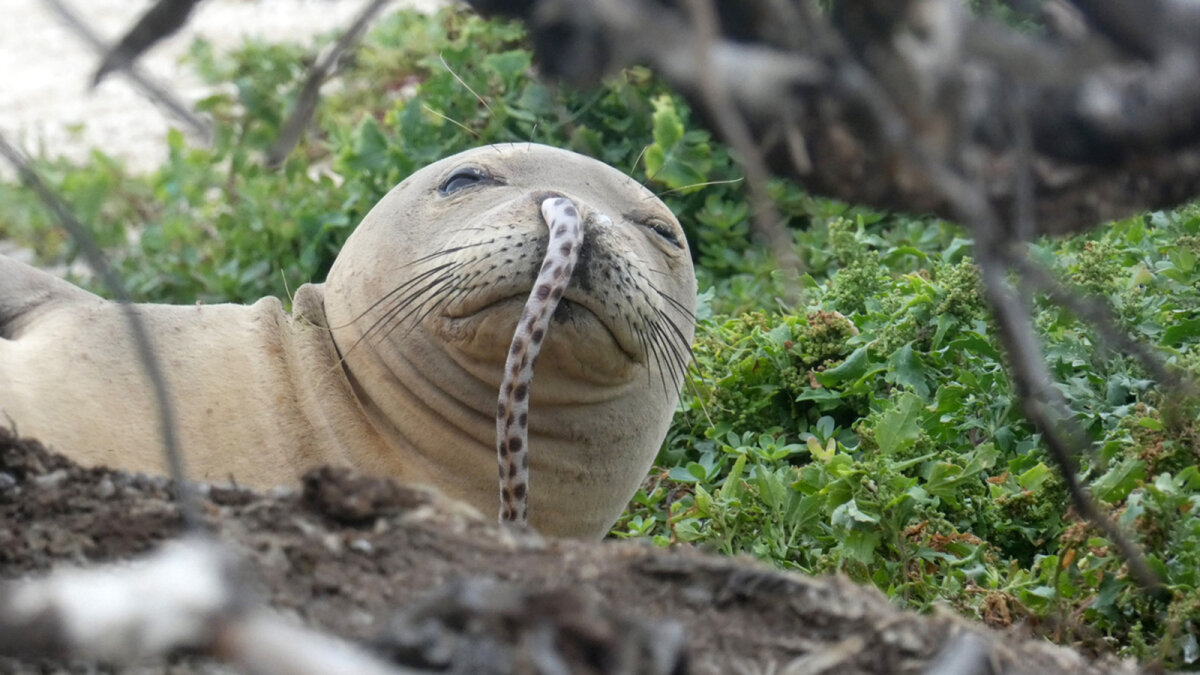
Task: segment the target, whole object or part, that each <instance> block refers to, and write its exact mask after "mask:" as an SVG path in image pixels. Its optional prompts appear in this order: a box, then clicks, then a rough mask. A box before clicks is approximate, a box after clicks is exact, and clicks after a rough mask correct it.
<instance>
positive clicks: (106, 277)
mask: <svg viewBox="0 0 1200 675" xmlns="http://www.w3.org/2000/svg"><path fill="white" fill-rule="evenodd" d="M0 155H3V156H4V158H5V159H7V160H8V162H9V163H10V164H12V166H13V168H15V169H16V170H17V174H18V175H19V176H20V178H21V181H22V182H24V183H25V184H26V185H27V186H29V188H30V189H31V190H33V192H34V194H36V195H37V196H38V199H40V200H41V201H42V203H43V204H45V205H46V208H48V209H49V210H50V212H51V213H52V214H53V215H54V218H55V219H56V220H57V221H58V223H59V226H60V227H62V228H63V229H64V230H66V231H67V233H68V234H69V235H70V236H71V238H72V239H73V240H75V243H76V244H77V245H78V246H79V250H80V252H81V253H83V257H84V259H85V260H87V263H88V266H90V267H91V268H92V271H94V272H95V273H96V276H97V277H99V278H100V280H101V281H102V282H103V283H104V285H105V287H106V288H108V291H109V292H110V293H112V296H113V298H114V299H115V300H116V301H117V302H119V303H120V304H121V313H122V314H123V315H124V316H125V321H126V323H127V324H128V326H129V333H130V335H131V336H132V337H133V340H134V343H135V344H136V345H137V358H138V360H139V361H141V364H142V369H143V370H145V371H146V378H147V379H148V380H150V385H151V388H152V390H153V391H154V396H155V402H156V403H157V405H158V417H159V433H160V434H161V435H162V442H163V453H164V454H165V456H166V459H167V468H168V470H169V472H170V475H171V479H172V480H173V482H174V489H175V495H176V498H177V499H178V500H179V508H180V512H181V513H182V515H183V520H184V522H185V524H186V525H187V527H188V528H189V529H191V530H201V529H204V523H203V521H202V520H201V519H200V513H199V509H198V508H197V506H196V499H195V495H194V494H193V491H192V487H191V484H190V483H188V481H187V471H186V470H185V466H184V461H183V451H182V450H181V449H180V446H179V438H178V437H177V436H176V428H175V407H174V405H173V403H172V401H173V399H172V397H171V390H170V387H169V386H168V385H167V381H166V379H165V378H164V377H163V372H162V368H161V364H160V363H159V360H158V358H157V356H155V352H154V344H153V343H152V342H151V340H150V334H149V333H148V332H146V326H145V325H144V323H143V322H142V319H141V317H140V316H139V315H138V313H137V310H136V309H135V308H134V306H133V304H131V299H130V297H129V292H128V291H127V290H126V289H125V284H123V283H122V282H121V279H120V277H119V276H118V275H117V273H116V271H114V270H113V269H112V267H111V266H109V264H108V260H107V259H106V258H105V256H104V253H103V252H102V251H101V250H100V246H99V245H98V244H97V243H96V240H95V238H93V237H92V235H91V233H90V232H89V231H88V230H87V228H86V227H84V226H83V224H82V223H80V222H79V220H78V219H76V218H75V216H74V214H72V213H71V210H70V209H69V208H68V207H67V205H66V203H65V202H63V200H62V199H61V198H60V197H59V196H58V195H57V194H55V193H54V192H53V191H52V190H51V189H50V188H49V187H47V186H46V184H45V183H43V182H42V179H41V178H40V177H38V175H37V173H36V172H35V171H34V170H33V169H32V168H31V167H30V166H29V162H28V161H27V160H26V159H25V158H24V157H23V156H22V154H21V153H20V152H18V151H17V149H16V148H14V147H13V146H11V145H9V144H8V141H7V140H5V138H4V137H3V135H0Z"/></svg>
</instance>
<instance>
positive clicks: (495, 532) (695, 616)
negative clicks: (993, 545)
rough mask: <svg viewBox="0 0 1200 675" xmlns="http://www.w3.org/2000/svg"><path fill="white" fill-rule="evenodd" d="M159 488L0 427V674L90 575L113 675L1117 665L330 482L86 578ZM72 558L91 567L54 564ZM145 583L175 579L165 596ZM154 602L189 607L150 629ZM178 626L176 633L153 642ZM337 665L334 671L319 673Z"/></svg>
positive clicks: (699, 562) (786, 577)
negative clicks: (126, 592) (124, 586)
mask: <svg viewBox="0 0 1200 675" xmlns="http://www.w3.org/2000/svg"><path fill="white" fill-rule="evenodd" d="M173 493H174V492H173V490H172V489H171V486H170V484H169V481H167V480H166V479H162V478H147V477H143V476H131V475H128V474H123V473H120V472H113V471H109V470H106V469H99V468H96V469H84V468H81V467H79V466H77V465H74V464H72V463H71V462H70V461H69V460H67V459H65V458H62V457H60V456H57V455H52V454H50V453H47V452H46V451H45V450H44V449H42V448H41V447H40V446H39V445H38V444H36V443H33V442H29V441H20V440H17V439H16V437H14V436H13V435H11V434H10V433H9V432H7V431H0V522H2V523H4V526H3V527H0V578H3V579H9V580H12V579H16V578H20V579H21V581H19V582H12V581H10V582H9V583H7V584H4V585H2V586H0V653H4V654H9V655H13V654H23V658H22V659H15V658H0V671H2V672H65V671H66V670H67V669H68V668H69V667H70V665H69V663H68V662H63V661H57V660H47V659H46V658H38V656H41V657H46V656H49V655H58V656H59V657H61V655H62V654H64V653H69V652H67V651H65V650H67V649H71V648H73V651H74V653H76V654H79V655H80V656H96V655H97V651H96V650H94V649H93V650H91V651H87V650H84V649H79V648H78V644H79V643H78V642H72V640H71V639H70V635H71V633H69V628H68V626H69V622H66V621H64V620H63V619H64V617H65V613H64V612H62V611H58V610H54V611H51V610H46V611H40V612H37V611H35V612H33V613H32V614H30V613H29V612H28V608H29V607H30V606H31V601H30V600H29V597H30V596H31V595H32V596H34V597H37V598H47V597H51V596H53V597H54V598H56V599H57V600H58V601H60V602H61V603H69V602H71V599H72V598H73V597H75V596H78V597H77V600H78V601H80V602H84V603H87V602H92V603H93V606H90V607H84V608H82V609H79V610H78V611H80V612H88V611H90V614H88V615H89V616H92V615H101V614H106V615H109V616H110V618H111V617H112V615H115V614H116V613H117V611H116V609H114V608H112V607H96V606H94V603H95V601H96V596H97V594H100V593H103V592H104V591H105V590H107V588H108V587H105V588H97V582H96V579H102V580H104V582H105V583H107V584H114V586H112V587H113V588H116V586H115V584H118V583H121V582H131V581H134V580H136V584H138V587H139V588H142V589H145V590H144V591H143V593H142V595H141V596H138V597H135V598H133V599H128V600H126V601H124V602H122V603H118V604H120V605H121V606H122V607H125V606H128V607H135V606H136V607H140V608H141V609H139V610H137V611H136V612H135V611H134V610H132V609H131V610H130V611H129V613H130V614H137V612H141V614H138V616H144V617H145V619H144V621H143V623H142V624H140V626H141V627H142V628H144V627H145V626H147V625H154V626H156V627H157V632H155V633H153V634H152V635H151V634H148V633H147V632H146V631H145V630H141V631H139V630H137V628H138V627H139V624H136V623H133V622H127V624H126V625H127V626H128V627H130V628H131V630H130V631H127V632H123V631H122V630H121V629H120V626H119V625H118V626H117V627H115V628H113V629H112V631H111V632H109V633H105V634H104V635H103V636H102V637H103V638H104V640H103V641H102V642H101V643H100V644H102V645H107V646H108V647H106V648H107V649H108V651H103V652H99V653H100V655H103V656H105V657H107V660H108V662H109V663H114V664H117V665H121V666H124V667H129V668H133V669H134V672H136V671H137V669H138V668H143V669H146V670H148V671H150V672H153V669H154V668H155V667H158V668H161V664H162V661H163V659H164V658H167V659H168V660H169V661H171V663H172V670H171V672H172V673H193V672H194V673H211V672H227V671H220V670H218V668H219V666H218V665H217V663H216V659H223V660H226V661H229V662H232V663H234V664H236V665H240V666H241V667H242V668H243V669H244V672H278V673H294V672H318V671H320V672H356V673H357V672H442V673H444V672H459V673H517V672H522V673H547V674H549V673H663V674H670V673H685V672H690V673H771V672H776V673H822V672H834V671H841V672H855V673H858V672H863V673H925V672H929V673H948V672H954V673H968V674H969V673H980V674H983V673H1035V672H1036V673H1084V674H1086V673H1113V672H1135V669H1133V668H1132V666H1129V665H1127V664H1125V665H1123V664H1119V663H1117V662H1115V661H1112V660H1101V661H1089V660H1088V659H1086V658H1084V657H1083V656H1081V655H1079V654H1076V653H1075V652H1072V651H1070V650H1068V649H1065V648H1061V647H1055V646H1052V645H1050V644H1048V643H1046V642H1044V641H1042V640H1038V639H1029V638H1027V637H1025V636H1022V635H1021V634H1020V633H1019V632H1018V631H1017V630H1015V629H1008V630H1005V631H997V630H992V629H989V628H986V627H984V626H982V625H976V624H971V623H968V622H967V621H965V620H963V619H961V618H958V617H956V616H953V615H952V614H950V613H949V612H935V613H933V614H932V615H929V616H919V615H916V614H913V613H911V612H905V611H902V610H899V609H897V608H896V607H895V606H894V605H892V604H891V603H890V602H888V600H887V599H886V598H885V597H884V596H883V595H882V594H880V593H879V592H878V591H876V590H874V589H870V588H863V587H860V586H857V585H855V584H853V583H850V582H849V581H847V580H846V579H843V578H839V577H820V578H809V577H805V576H801V575H797V574H786V573H782V572H778V571H775V570H772V569H769V568H766V567H765V566H763V565H762V564H760V563H757V562H754V561H752V560H748V559H730V558H725V557H718V556H714V555H708V554H704V553H701V552H699V551H696V550H694V549H692V548H690V547H687V546H678V547H675V548H673V549H671V550H662V549H655V548H652V547H649V546H645V545H639V544H634V543H627V542H615V541H605V542H581V541H570V540H547V539H542V538H541V537H538V536H537V535H536V534H534V533H532V532H530V531H527V530H520V529H508V528H504V527H500V526H498V525H496V524H495V523H494V522H493V519H492V518H485V517H480V516H478V515H476V514H473V513H471V512H470V510H469V509H468V508H466V507H462V506H457V505H456V504H454V503H450V502H446V501H445V500H443V499H441V498H439V497H437V496H435V495H433V494H431V493H428V492H425V491H422V490H419V489H412V488H400V487H396V486H395V485H393V484H392V483H390V482H387V481H384V480H379V479H371V478H364V477H360V476H356V475H353V474H351V473H350V472H348V471H344V470H328V469H326V470H321V471H319V472H316V473H314V474H311V475H310V476H309V477H308V478H307V479H306V480H305V484H304V488H303V490H300V491H278V492H275V493H272V494H269V495H264V494H256V493H252V492H249V491H245V490H239V489H235V488H216V487H209V488H203V489H202V490H201V493H202V494H201V496H200V498H199V503H200V508H201V511H202V513H203V518H204V520H205V521H206V522H207V523H208V524H209V526H211V528H212V529H213V531H214V533H215V534H216V535H217V536H218V537H219V538H220V540H221V541H222V542H223V543H224V546H223V548H222V549H217V548H213V547H212V546H211V544H208V543H207V542H206V541H204V540H190V541H189V540H185V541H184V542H183V543H182V544H181V543H178V542H176V543H173V544H171V545H170V547H168V549H167V550H166V551H164V552H162V553H158V554H156V556H155V557H153V558H151V559H150V560H149V562H145V561H143V562H142V563H141V565H142V567H136V568H133V569H132V570H131V569H130V568H129V566H127V565H117V566H115V567H113V568H111V570H112V571H111V573H110V572H107V571H105V568H99V569H97V568H95V567H94V564H96V563H112V562H113V561H121V560H128V559H131V558H138V557H140V556H143V555H144V554H146V553H147V552H149V551H153V550H155V549H157V548H158V547H159V546H160V545H161V544H163V543H165V542H168V541H171V540H173V539H176V538H177V537H178V536H179V535H180V534H181V533H183V531H184V529H185V528H184V525H183V522H182V520H181V518H180V514H179V509H178V507H177V504H176V502H175V501H174V498H173V496H172V495H173ZM189 555H190V556H191V557H188V556H189ZM81 564H90V565H93V567H92V568H91V569H89V570H87V571H86V572H82V573H80V572H71V571H69V570H68V571H64V566H72V565H81ZM155 565H157V566H158V567H155ZM51 568H54V569H55V572H54V573H53V575H51V576H50V577H49V578H48V579H49V580H48V581H46V580H43V581H39V580H42V579H46V578H45V577H44V575H45V574H46V573H47V572H48V571H49V570H50V569H51ZM168 568H169V569H168ZM153 570H158V573H159V574H160V575H162V576H163V578H170V577H167V576H165V575H166V574H167V573H168V572H171V571H173V572H175V573H176V575H177V576H176V577H175V579H176V581H175V583H166V582H164V581H162V580H160V579H158V578H156V577H154V575H153V574H152V573H151V572H152V571H153ZM72 574H75V575H78V574H90V575H93V576H91V577H71V575H72ZM64 577H65V578H68V579H72V578H73V579H74V580H75V584H76V585H74V586H72V585H71V584H70V583H66V582H63V581H62V580H63V579H64ZM80 578H82V579H84V580H86V581H87V583H86V584H80V583H79V579H80ZM222 579H224V580H225V581H223V582H220V580H222ZM164 585H165V586H167V590H163V588H164ZM192 586H195V587H197V588H199V589H200V590H199V591H189V590H188V589H189V588H191V587H192ZM48 588H55V589H58V593H57V595H53V594H52V593H50V592H49V591H48V590H47V589H48ZM82 589H88V590H89V591H90V592H85V591H84V590H82ZM151 589H154V591H153V592H151ZM172 589H174V590H173V591H172ZM205 589H208V590H207V591H206V590H205ZM213 589H216V590H213ZM168 596H170V598H175V597H180V598H184V599H185V600H189V601H190V604H188V603H187V602H174V601H172V600H170V598H168ZM18 597H22V598H24V600H23V601H22V602H20V603H17V602H14V599H15V598H18ZM197 597H199V598H200V600H196V598H197ZM137 600H142V601H143V603H142V604H140V605H139V604H138V603H137ZM173 602H174V604H172V603H173ZM205 603H207V604H205ZM60 606H62V605H54V607H60ZM172 606H178V607H183V608H184V609H185V610H187V611H189V612H190V613H186V612H185V613H183V614H182V615H181V617H180V618H178V619H176V621H175V622H170V621H168V617H167V616H166V615H165V614H163V613H164V612H168V611H170V608H171V607H172ZM34 607H35V609H46V607H50V605H36V604H35V605H34ZM20 608H25V609H26V610H27V611H26V612H25V614H23V615H21V614H20V613H19V612H18V609H20ZM148 612H157V613H148ZM22 616H23V617H24V623H22V622H21V621H20V620H18V619H20V618H21V617H22ZM30 617H32V618H30ZM281 617H282V618H281ZM205 618H207V619H208V621H207V622H206V621H201V620H200V619H205ZM189 620H192V621H193V624H194V625H193V626H192V627H193V630H192V631H191V633H189V634H187V637H188V638H189V639H186V640H185V639H182V638H179V637H178V636H179V635H183V633H178V632H176V633H170V632H169V631H170V630H176V629H177V628H178V626H179V625H184V626H187V625H190V624H186V621H189ZM98 632H99V631H97V630H96V629H95V627H94V626H93V627H92V631H91V633H92V634H93V635H94V634H96V633H98ZM164 635H167V636H169V637H172V638H173V639H175V642H174V643H172V642H171V641H170V640H166V639H163V636H164ZM155 640H157V641H155ZM172 645H174V646H176V647H187V648H188V650H187V651H186V652H180V651H178V650H176V651H173V652H172V650H170V649H168V647H170V646H172ZM152 647H153V649H152ZM256 647H257V649H256ZM327 647H328V649H326V648H327ZM269 648H274V649H269ZM163 652H171V656H169V657H164V656H163V655H162V654H163ZM139 655H140V657H141V658H134V657H137V656H139ZM250 656H254V657H255V658H256V659H258V660H254V659H251V658H250ZM335 658H342V659H355V660H350V661H346V660H343V661H336V660H333V659H335ZM264 663H265V664H267V665H266V666H264V665H263V664H264ZM338 663H349V664H352V666H353V667H350V666H347V667H346V668H342V669H340V670H339V669H338V667H337V666H336V665H330V664H338ZM305 664H308V666H307V668H306V667H304V666H305ZM363 664H368V665H363ZM314 668H315V669H316V670H314ZM159 672H161V671H159Z"/></svg>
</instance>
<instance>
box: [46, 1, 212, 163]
mask: <svg viewBox="0 0 1200 675" xmlns="http://www.w3.org/2000/svg"><path fill="white" fill-rule="evenodd" d="M42 1H43V2H45V3H46V5H47V6H48V7H50V9H52V10H54V12H55V13H56V14H58V16H59V18H61V19H62V20H63V23H65V24H66V25H67V27H68V28H70V29H71V30H73V31H75V33H76V34H77V35H78V36H79V37H80V38H82V39H83V41H84V42H86V43H87V44H88V46H89V47H91V48H92V50H93V51H95V52H96V53H97V54H99V55H101V56H103V55H105V54H107V53H108V52H109V45H108V44H107V43H106V42H105V41H104V40H103V39H101V38H100V36H98V35H96V33H95V32H93V31H92V29H91V28H90V27H88V25H87V24H85V23H84V22H83V20H82V19H80V18H79V16H77V15H76V14H75V12H73V11H72V10H71V9H70V8H69V7H67V5H66V3H64V2H63V0H42ZM121 72H122V73H123V74H124V75H125V76H126V77H128V78H129V79H130V81H131V82H133V84H134V86H136V87H137V89H139V90H140V91H141V92H142V94H143V95H144V96H146V98H148V99H150V100H151V101H152V102H154V103H156V104H158V105H160V106H162V107H163V108H164V109H166V111H167V112H168V113H170V114H171V116H173V117H174V118H175V119H177V120H179V121H180V122H183V123H184V124H186V125H187V126H188V127H190V128H191V129H192V131H193V132H194V133H195V134H196V135H197V136H198V137H199V138H200V139H201V140H202V141H203V142H204V143H209V142H211V141H212V125H211V124H209V123H208V122H207V121H206V120H204V119H202V118H200V117H199V116H197V115H196V114H194V113H193V112H192V111H191V107H190V106H189V105H187V104H185V103H184V102H183V101H181V100H180V99H179V98H178V97H177V96H175V95H174V94H172V93H171V92H170V91H167V89H166V88H164V87H162V86H161V85H159V84H157V83H155V82H154V81H153V80H151V79H150V77H149V76H148V75H146V74H145V73H144V72H142V70H141V68H139V67H138V66H137V64H136V63H133V62H126V63H125V64H124V65H123V66H122V67H121Z"/></svg>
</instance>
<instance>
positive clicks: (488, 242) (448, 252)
mask: <svg viewBox="0 0 1200 675" xmlns="http://www.w3.org/2000/svg"><path fill="white" fill-rule="evenodd" d="M475 229H482V228H475ZM494 243H496V238H495V237H492V238H491V239H488V240H486V241H483V240H480V241H477V242H474V243H471V244H463V245H462V246H453V247H451V248H447V249H443V250H441V251H436V252H434V253H430V254H429V255H427V256H425V257H423V258H417V259H416V260H414V261H412V262H408V263H404V264H403V265H401V268H404V267H412V266H413V265H419V264H420V263H423V262H429V261H430V260H433V259H434V258H440V257H442V256H446V255H453V254H455V253H461V252H462V251H465V250H467V249H469V248H475V247H477V246H491V245H492V244H494Z"/></svg>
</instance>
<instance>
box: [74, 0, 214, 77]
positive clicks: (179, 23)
mask: <svg viewBox="0 0 1200 675" xmlns="http://www.w3.org/2000/svg"><path fill="white" fill-rule="evenodd" d="M198 4H200V0H158V2H156V3H154V6H152V7H151V8H150V9H149V10H147V11H146V13H145V14H143V15H142V17H141V18H140V19H138V22H137V23H136V24H134V25H133V28H131V29H129V32H128V33H126V34H125V37H123V38H121V41H120V42H118V43H117V44H116V46H115V47H113V48H112V49H110V50H109V51H108V52H107V53H106V54H104V57H103V58H102V59H101V60H100V67H99V68H97V69H96V74H95V75H93V76H92V86H93V87H94V86H96V85H98V84H100V81H101V80H103V79H104V77H105V76H106V75H108V74H109V73H111V72H112V71H114V70H127V69H128V68H129V67H130V66H131V65H132V64H133V62H134V61H136V60H137V58H138V57H139V56H141V55H142V52H144V51H146V50H147V49H149V48H150V47H152V46H154V45H155V44H157V43H158V42H159V40H162V39H163V38H165V37H167V36H168V35H171V34H172V33H174V32H175V31H177V30H179V29H180V28H182V27H183V26H184V24H186V23H187V20H188V17H190V16H191V14H192V9H194V8H195V7H196V5H198Z"/></svg>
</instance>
